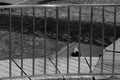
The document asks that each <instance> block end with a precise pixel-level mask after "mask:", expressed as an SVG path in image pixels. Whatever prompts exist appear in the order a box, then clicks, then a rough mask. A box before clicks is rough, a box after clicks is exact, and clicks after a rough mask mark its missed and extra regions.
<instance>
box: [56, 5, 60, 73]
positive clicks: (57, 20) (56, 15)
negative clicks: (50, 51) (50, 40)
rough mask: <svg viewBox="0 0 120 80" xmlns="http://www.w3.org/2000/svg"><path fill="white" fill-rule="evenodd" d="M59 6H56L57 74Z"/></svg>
mask: <svg viewBox="0 0 120 80" xmlns="http://www.w3.org/2000/svg"><path fill="white" fill-rule="evenodd" d="M58 14H59V13H58V8H57V7H56V69H55V73H56V74H57V69H58V18H59V16H58Z"/></svg>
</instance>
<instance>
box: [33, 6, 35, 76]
mask: <svg viewBox="0 0 120 80" xmlns="http://www.w3.org/2000/svg"><path fill="white" fill-rule="evenodd" d="M32 57H33V61H32V62H33V64H32V66H33V67H32V75H34V74H35V8H34V7H33V53H32Z"/></svg>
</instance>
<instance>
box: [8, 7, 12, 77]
mask: <svg viewBox="0 0 120 80" xmlns="http://www.w3.org/2000/svg"><path fill="white" fill-rule="evenodd" d="M11 28H12V17H11V8H10V9H9V77H11V76H12V29H11Z"/></svg>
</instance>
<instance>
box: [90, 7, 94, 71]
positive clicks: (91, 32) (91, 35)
mask: <svg viewBox="0 0 120 80" xmlns="http://www.w3.org/2000/svg"><path fill="white" fill-rule="evenodd" d="M92 37H93V7H92V6H91V31H90V73H92V39H93V38H92Z"/></svg>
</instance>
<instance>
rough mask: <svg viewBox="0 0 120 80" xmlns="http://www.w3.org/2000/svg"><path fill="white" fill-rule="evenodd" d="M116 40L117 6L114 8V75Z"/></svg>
mask: <svg viewBox="0 0 120 80" xmlns="http://www.w3.org/2000/svg"><path fill="white" fill-rule="evenodd" d="M115 40H116V6H115V7H114V33H113V65H112V73H113V74H114V68H115V45H116V44H115Z"/></svg>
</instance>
